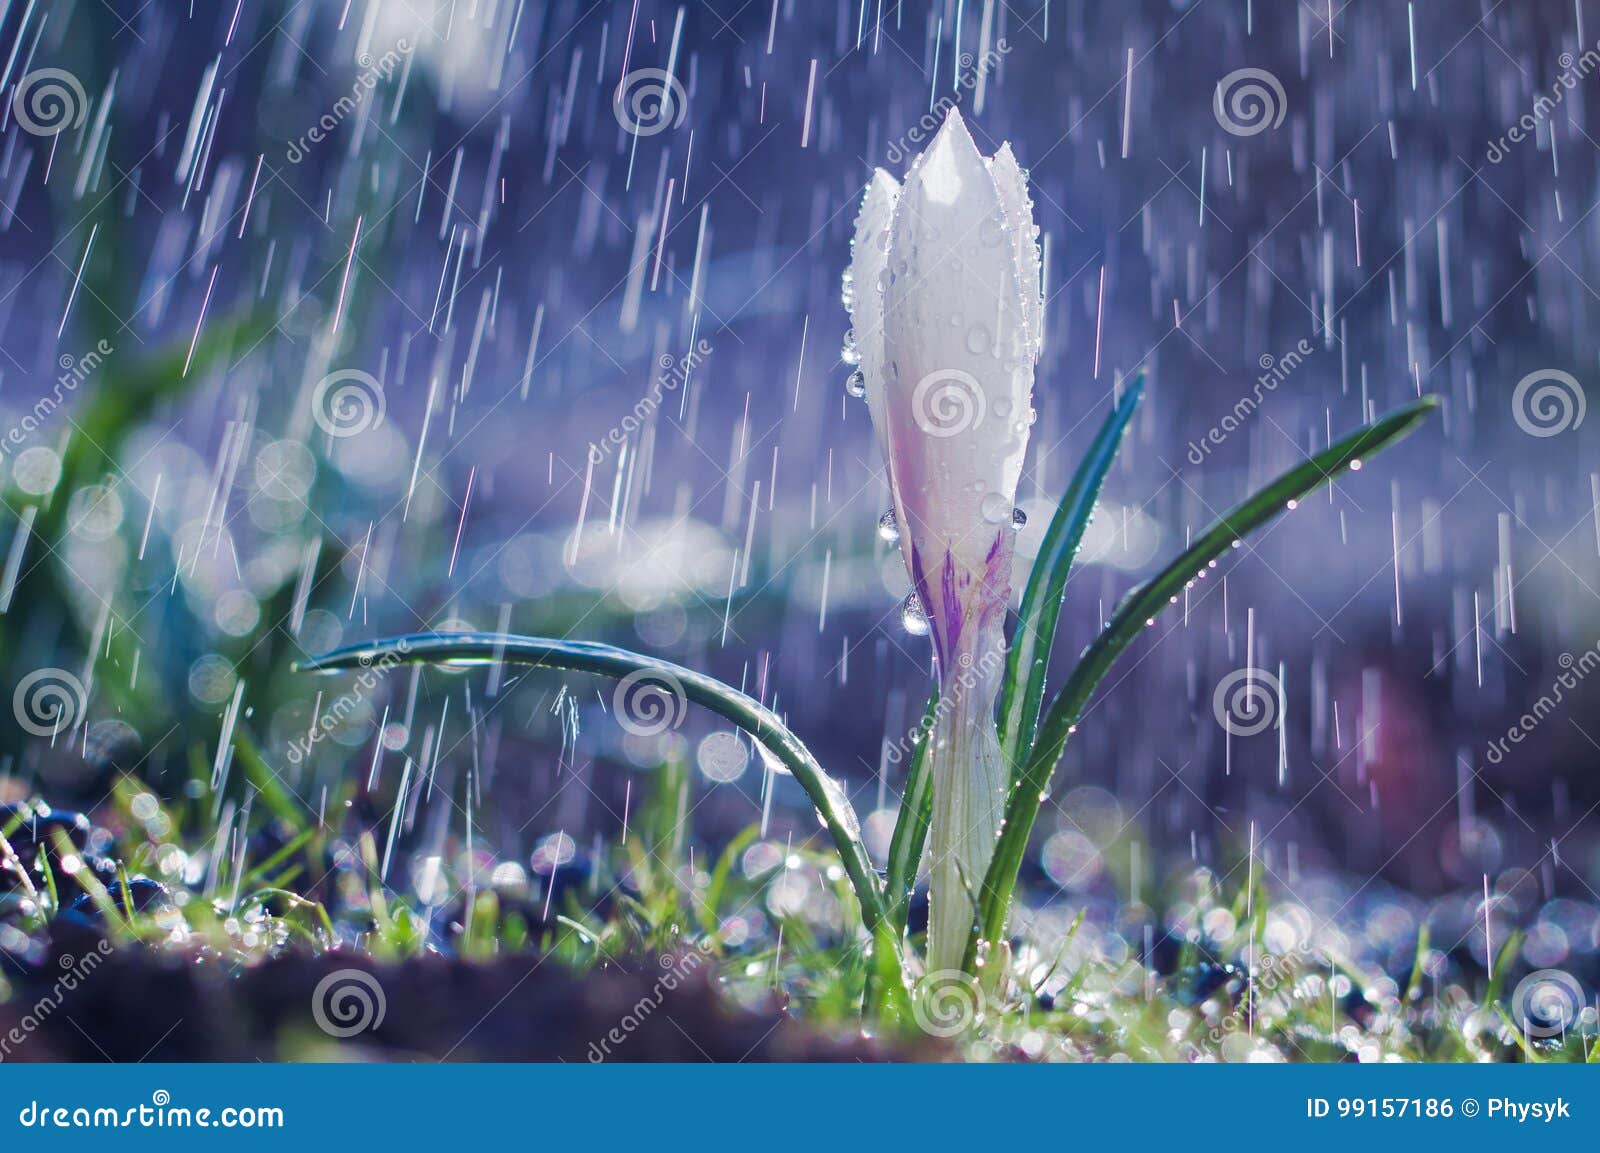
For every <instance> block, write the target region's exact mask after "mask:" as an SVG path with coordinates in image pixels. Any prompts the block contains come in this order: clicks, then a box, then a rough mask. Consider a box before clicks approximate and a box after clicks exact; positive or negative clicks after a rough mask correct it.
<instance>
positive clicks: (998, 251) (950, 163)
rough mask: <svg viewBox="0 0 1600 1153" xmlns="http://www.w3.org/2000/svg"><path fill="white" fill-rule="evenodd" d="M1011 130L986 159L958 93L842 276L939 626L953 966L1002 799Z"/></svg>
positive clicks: (1016, 279)
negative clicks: (956, 104) (955, 105)
mask: <svg viewBox="0 0 1600 1153" xmlns="http://www.w3.org/2000/svg"><path fill="white" fill-rule="evenodd" d="M1037 233H1038V230H1037V228H1035V227H1034V224H1033V211H1032V206H1031V204H1030V202H1029V200H1028V192H1027V178H1026V177H1025V176H1024V174H1023V172H1022V170H1021V169H1020V168H1019V167H1018V166H1017V162H1016V159H1015V158H1014V157H1013V156H1012V154H1011V149H1010V147H1009V145H1002V146H1001V148H1000V151H999V152H997V153H996V154H995V155H994V157H993V158H992V159H989V160H985V159H984V157H983V156H982V155H980V154H979V152H978V149H977V147H976V146H975V145H974V144H973V142H972V137H971V136H970V135H968V133H967V129H966V125H965V124H963V123H962V120H961V116H960V114H959V113H957V112H955V111H951V113H950V115H949V117H948V118H947V119H946V120H945V122H944V126H943V127H942V128H941V129H940V130H939V133H938V135H937V136H936V137H935V138H934V140H933V143H932V144H931V145H929V147H928V150H927V151H926V152H924V153H923V154H922V155H921V156H919V157H918V158H917V159H916V160H915V161H914V162H913V163H912V165H911V169H910V171H909V172H908V173H907V174H906V179H905V185H904V187H903V188H902V187H901V186H900V185H898V184H896V182H895V180H894V178H893V177H891V176H889V175H888V174H887V173H885V172H883V171H881V170H880V171H878V172H876V173H874V174H873V178H872V181H871V183H870V184H869V185H868V186H867V191H866V195H865V198H864V200H863V203H862V208H861V214H860V216H859V217H858V219H857V221H856V234H855V242H854V252H853V254H852V259H851V265H850V279H849V287H848V291H847V294H846V297H847V302H848V303H849V305H850V315H851V322H852V332H853V337H852V339H853V342H854V349H855V352H856V354H857V355H859V358H860V367H859V369H858V370H857V371H858V372H859V374H860V375H859V376H858V377H853V378H852V380H853V382H854V384H855V385H856V387H855V388H853V389H852V391H857V392H860V391H861V390H862V389H863V388H864V393H865V396H866V399H867V404H868V408H869V410H870V411H871V414H872V424H873V428H874V429H875V430H876V433H877V437H878V442H879V445H880V447H881V448H882V449H883V453H884V458H885V460H886V461H887V463H888V468H889V484H890V490H891V492H892V494H893V497H894V508H895V520H896V524H897V526H898V529H899V534H900V544H901V551H902V553H903V555H904V557H905V562H906V569H907V571H908V572H909V573H910V576H911V585H912V588H913V590H914V595H915V596H916V597H917V599H918V600H919V601H920V604H921V608H922V611H923V612H924V613H925V615H926V618H927V622H928V626H929V630H930V632H931V633H932V636H933V644H934V652H935V655H936V657H937V661H938V673H939V685H940V695H941V703H940V706H939V712H938V718H937V723H936V726H935V728H934V730H933V732H932V734H930V737H929V739H930V741H931V745H930V757H931V764H932V768H933V790H934V810H933V823H932V827H931V829H930V831H929V846H928V848H929V867H930V882H931V883H930V890H931V891H930V918H929V928H928V966H929V969H930V970H937V969H954V968H957V967H958V966H959V965H960V963H961V954H962V951H963V949H964V948H965V945H966V940H967V936H968V933H969V930H970V928H971V926H972V923H973V919H974V914H975V909H974V907H973V903H972V894H973V893H975V892H976V890H977V889H978V887H979V886H980V885H981V884H982V881H983V876H984V872H985V870H986V869H987V868H988V866H989V858H990V857H991V856H992V855H993V852H994V842H995V837H996V834H997V832H998V830H999V827H1000V821H1001V817H1002V813H1003V810H1004V802H1005V790H1006V781H1007V771H1006V766H1005V765H1003V764H1002V763H1001V754H1000V746H999V740H998V736H997V733H996V729H995V720H994V712H995V698H996V696H997V695H998V692H999V687H1000V676H1001V673H1002V672H1003V670H1004V665H1005V660H1004V653H1005V641H1004V633H1003V627H1004V624H1005V615H1006V605H1007V603H1008V601H1009V599H1010V595H1011V556H1012V540H1013V509H1014V507H1015V501H1016V495H1017V482H1018V480H1019V479H1020V477H1021V474H1022V461H1023V456H1024V454H1025V453H1026V452H1027V448H1028V432H1029V426H1030V424H1031V423H1032V419H1033V416H1032V395H1033V368H1034V362H1035V361H1036V360H1037V359H1038V356H1039V345H1040V337H1041V333H1040V318H1041V313H1042V301H1041V299H1040V284H1039V282H1040V275H1039V247H1038V241H1037Z"/></svg>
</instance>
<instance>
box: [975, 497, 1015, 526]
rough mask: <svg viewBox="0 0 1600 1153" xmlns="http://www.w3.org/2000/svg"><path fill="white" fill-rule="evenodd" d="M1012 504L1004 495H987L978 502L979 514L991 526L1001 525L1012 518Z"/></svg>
mask: <svg viewBox="0 0 1600 1153" xmlns="http://www.w3.org/2000/svg"><path fill="white" fill-rule="evenodd" d="M1012 511H1013V510H1012V508H1011V502H1010V501H1009V500H1007V499H1006V498H1005V494H1004V493H999V492H991V493H985V494H984V497H983V499H982V500H980V501H979V502H978V512H979V513H980V514H982V516H983V519H984V520H986V521H988V522H989V523H990V524H1001V523H1003V522H1005V521H1007V520H1009V519H1010V518H1011V513H1012Z"/></svg>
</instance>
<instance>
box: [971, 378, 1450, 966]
mask: <svg viewBox="0 0 1600 1153" xmlns="http://www.w3.org/2000/svg"><path fill="white" fill-rule="evenodd" d="M1438 406H1439V402H1438V399H1437V398H1435V397H1424V398H1422V399H1421V400H1418V401H1415V402H1413V403H1411V404H1409V405H1406V406H1405V407H1403V408H1400V409H1397V410H1395V411H1394V412H1392V413H1390V414H1389V415H1387V416H1385V417H1382V418H1380V419H1379V420H1377V421H1374V422H1373V423H1372V424H1369V425H1366V426H1364V427H1363V428H1361V429H1359V430H1357V431H1356V432H1354V433H1352V434H1351V435H1350V436H1347V437H1345V438H1344V439H1343V440H1340V441H1338V442H1337V443H1335V444H1333V445H1330V446H1329V447H1328V448H1326V449H1324V450H1323V451H1322V452H1320V453H1318V454H1316V455H1315V456H1313V457H1311V458H1309V459H1308V460H1306V461H1303V462H1302V463H1301V464H1299V465H1297V466H1296V467H1294V468H1292V469H1290V470H1289V471H1288V472H1286V473H1283V474H1282V475H1281V476H1279V477H1278V478H1277V479H1276V480H1274V481H1272V482H1271V483H1270V484H1268V485H1267V486H1266V487H1265V488H1263V489H1261V490H1260V491H1258V492H1256V493H1255V494H1254V495H1252V496H1250V497H1248V498H1246V499H1245V500H1244V501H1242V502H1240V503H1239V504H1238V505H1235V506H1234V507H1233V508H1232V509H1230V510H1229V511H1228V512H1226V513H1224V514H1223V515H1222V516H1221V517H1219V518H1218V519H1217V520H1216V521H1215V522H1214V523H1213V524H1212V525H1211V526H1210V527H1209V528H1208V529H1206V531H1205V532H1204V533H1202V534H1201V535H1200V536H1199V537H1198V538H1197V539H1196V540H1195V541H1194V543H1193V544H1191V545H1190V546H1189V547H1188V548H1187V549H1185V550H1184V552H1183V553H1182V554H1181V555H1180V556H1179V557H1178V558H1177V559H1176V560H1174V561H1173V562H1172V563H1171V564H1169V565H1167V567H1166V568H1164V569H1162V570H1161V572H1159V573H1157V574H1156V575H1155V576H1154V577H1152V578H1151V579H1150V580H1148V581H1145V582H1144V583H1143V584H1141V585H1139V586H1138V587H1136V588H1135V589H1133V591H1131V592H1130V593H1129V594H1128V595H1127V596H1126V597H1124V598H1123V599H1122V602H1121V603H1120V604H1119V605H1118V607H1117V609H1116V610H1115V611H1114V612H1113V613H1112V615H1111V620H1110V622H1109V623H1108V624H1107V625H1106V627H1105V628H1104V629H1103V630H1102V631H1101V633H1100V635H1099V636H1098V637H1096V638H1095V639H1094V641H1093V642H1092V643H1091V644H1090V645H1089V647H1088V648H1086V649H1085V650H1084V652H1083V656H1082V657H1081V658H1080V659H1079V661H1078V664H1077V666H1076V667H1075V668H1074V669H1073V670H1072V672H1071V674H1070V675H1069V676H1068V677H1067V681H1066V684H1064V685H1063V686H1062V688H1061V691H1060V692H1059V693H1057V694H1056V696H1055V698H1054V699H1053V700H1052V701H1051V702H1050V707H1049V709H1048V710H1047V711H1046V713H1045V716H1044V720H1043V721H1042V723H1041V724H1040V726H1039V733H1038V737H1037V739H1036V740H1035V741H1034V744H1033V748H1032V749H1031V750H1030V752H1029V754H1028V758H1027V763H1026V765H1025V766H1024V769H1023V772H1022V774H1021V775H1020V777H1019V778H1018V780H1017V781H1016V783H1015V784H1014V785H1013V786H1012V791H1011V796H1010V797H1009V798H1008V799H1007V802H1006V820H1005V825H1004V827H1003V828H1002V829H1001V832H1000V837H999V839H998V841H997V842H996V845H995V853H994V857H993V859H992V860H991V861H990V864H989V870H988V873H987V874H986V875H985V876H984V880H983V888H982V890H981V891H980V894H979V922H978V925H977V926H976V927H975V928H974V930H973V935H972V938H971V939H970V940H969V941H968V943H967V955H966V967H967V969H968V971H969V972H970V971H972V969H973V967H974V966H975V963H976V958H977V957H978V955H979V953H980V951H981V949H982V947H983V942H985V941H990V942H992V941H997V940H999V939H1001V937H1002V936H1003V935H1004V933H1005V929H1006V922H1007V919H1008V918H1009V916H1010V911H1011V898H1012V894H1013V893H1014V892H1015V890H1016V884H1017V874H1018V871H1019V870H1020V869H1021V866H1022V858H1023V856H1024V854H1025V853H1026V852H1027V847H1028V840H1029V837H1030V836H1031V834H1032V832H1033V826H1034V823H1035V822H1036V821H1037V820H1038V817H1039V808H1040V806H1041V805H1042V803H1043V801H1044V794H1045V790H1046V789H1047V788H1048V787H1049V784H1050V778H1051V775H1052V774H1053V773H1054V771H1055V767H1056V763H1057V762H1058V761H1059V760H1060V759H1061V754H1062V751H1063V750H1064V749H1065V747H1066V743H1067V739H1068V737H1070V736H1071V735H1072V732H1073V730H1074V729H1075V728H1076V726H1077V723H1078V719H1079V717H1080V716H1081V715H1082V713H1083V709H1084V707H1085V706H1086V705H1087V704H1088V701H1089V697H1090V695H1091V694H1092V693H1093V692H1094V690H1095V688H1096V686H1098V685H1099V683H1100V681H1101V679H1102V678H1104V676H1105V675H1106V673H1107V672H1108V671H1110V668H1111V666H1112V664H1113V663H1114V662H1115V661H1116V659H1117V658H1118V657H1119V656H1121V655H1122V653H1123V652H1124V651H1125V650H1126V649H1127V648H1128V646H1129V645H1131V644H1132V643H1133V641H1134V639H1135V638H1136V637H1137V636H1138V635H1139V634H1140V633H1141V632H1142V631H1143V630H1144V628H1145V626H1146V625H1147V624H1149V623H1150V622H1151V621H1153V620H1154V619H1155V617H1156V616H1157V615H1159V614H1160V612H1161V611H1162V610H1163V609H1165V608H1166V607H1167V606H1168V604H1169V603H1170V601H1171V599H1172V598H1173V597H1175V596H1177V595H1178V594H1179V593H1180V592H1182V591H1183V589H1184V586H1185V585H1187V584H1188V582H1189V581H1190V580H1191V579H1193V577H1194V574H1195V573H1197V572H1199V571H1201V570H1202V569H1204V568H1205V567H1206V566H1207V565H1209V564H1210V563H1211V562H1212V561H1213V560H1215V559H1217V558H1218V557H1220V556H1222V555H1223V554H1224V553H1226V552H1227V551H1228V550H1229V549H1231V548H1232V547H1233V545H1234V542H1236V541H1239V540H1242V539H1243V538H1244V537H1245V536H1246V535H1248V534H1249V533H1251V532H1253V531H1254V530H1255V529H1257V528H1259V527H1261V526H1262V525H1263V524H1265V523H1266V522H1268V521H1269V520H1271V519H1272V518H1274V517H1276V516H1277V515H1278V514H1279V513H1281V512H1284V511H1286V509H1287V507H1288V504H1289V502H1290V501H1297V500H1300V499H1301V498H1303V497H1305V496H1306V495H1307V494H1308V493H1312V492H1315V491H1316V490H1317V489H1319V488H1321V487H1322V486H1323V485H1324V484H1327V483H1328V482H1330V481H1331V480H1333V478H1334V477H1336V476H1338V475H1339V474H1340V473H1343V472H1345V471H1346V470H1348V469H1349V468H1350V467H1351V465H1352V464H1354V463H1355V462H1357V461H1360V460H1363V459H1365V458H1367V457H1370V456H1372V455H1373V454H1375V453H1378V452H1381V451H1382V450H1383V449H1385V448H1388V447H1389V446H1390V445H1393V444H1394V443H1396V442H1397V441H1399V440H1401V439H1402V438H1404V437H1406V436H1408V435H1410V434H1411V433H1412V432H1413V431H1415V430H1416V428H1417V426H1418V425H1420V424H1421V423H1422V422H1423V421H1424V420H1426V419H1427V418H1428V416H1430V415H1431V414H1432V412H1433V411H1434V409H1436V408H1438Z"/></svg>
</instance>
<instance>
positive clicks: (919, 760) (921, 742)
mask: <svg viewBox="0 0 1600 1153" xmlns="http://www.w3.org/2000/svg"><path fill="white" fill-rule="evenodd" d="M938 715H939V690H938V689H935V690H934V691H933V693H932V695H930V696H929V697H928V707H927V709H926V710H924V712H923V714H922V730H921V732H920V733H919V734H918V736H917V743H916V749H915V751H914V752H913V753H912V755H911V770H910V772H909V773H907V775H906V788H905V792H903V793H902V794H900V815H899V816H898V817H896V818H895V823H894V835H893V836H891V837H890V838H889V861H888V868H887V869H886V870H885V880H884V893H885V896H886V898H887V900H888V906H887V915H888V918H889V924H890V926H891V927H892V928H893V929H894V932H895V935H896V936H897V937H898V936H900V935H901V934H903V933H904V932H905V931H906V915H907V912H908V911H909V909H910V906H911V891H912V889H914V888H915V887H916V884H917V869H918V868H919V867H920V866H921V864H922V849H923V846H924V845H925V844H927V841H928V822H929V821H931V820H932V819H933V774H932V773H931V772H929V771H928V739H929V736H930V735H931V734H932V733H933V724H934V720H935V719H936V718H937V717H938Z"/></svg>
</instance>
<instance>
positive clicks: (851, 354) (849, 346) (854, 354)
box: [839, 328, 861, 364]
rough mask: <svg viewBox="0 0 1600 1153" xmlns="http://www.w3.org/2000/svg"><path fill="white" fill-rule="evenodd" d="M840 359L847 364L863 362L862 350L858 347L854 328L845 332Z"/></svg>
mask: <svg viewBox="0 0 1600 1153" xmlns="http://www.w3.org/2000/svg"><path fill="white" fill-rule="evenodd" d="M839 359H840V360H842V361H844V362H845V363H846V364H860V363H861V350H860V349H859V348H857V347H856V330H855V329H853V328H852V329H851V330H850V331H849V332H846V333H845V334H844V347H843V348H841V349H840V350H839Z"/></svg>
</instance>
